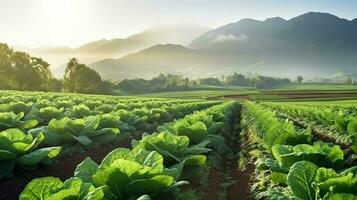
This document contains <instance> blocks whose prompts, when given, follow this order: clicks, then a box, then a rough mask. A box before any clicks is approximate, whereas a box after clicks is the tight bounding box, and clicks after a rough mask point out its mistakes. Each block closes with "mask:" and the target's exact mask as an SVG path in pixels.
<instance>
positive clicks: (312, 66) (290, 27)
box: [91, 12, 357, 79]
mask: <svg viewBox="0 0 357 200" xmlns="http://www.w3.org/2000/svg"><path fill="white" fill-rule="evenodd" d="M356 53H357V19H355V20H351V21H350V20H346V19H342V18H339V17H336V16H334V15H331V14H327V13H317V12H310V13H306V14H303V15H300V16H297V17H295V18H292V19H290V20H285V19H282V18H280V17H274V18H268V19H266V20H264V21H258V20H254V19H242V20H240V21H238V22H236V23H231V24H227V25H225V26H222V27H219V28H217V29H214V30H211V31H208V32H206V33H204V34H202V35H201V36H199V37H198V38H196V39H195V40H194V41H193V42H192V43H191V44H189V45H188V46H187V47H182V46H173V45H159V46H155V47H152V48H148V49H146V50H144V51H140V52H137V53H134V54H130V55H128V56H125V57H123V58H120V59H106V60H102V61H99V62H96V63H93V64H91V67H93V68H94V69H96V70H98V71H99V72H100V73H101V74H102V75H103V76H104V77H105V78H110V79H121V78H130V77H150V76H152V75H157V74H158V73H159V72H167V73H169V72H171V73H182V74H184V75H186V76H204V75H205V74H214V75H221V74H224V73H229V72H232V71H237V72H241V73H247V72H256V73H261V74H265V75H273V76H287V77H291V78H295V77H296V76H297V75H298V74H301V75H304V76H306V77H313V76H317V75H320V76H323V75H329V74H333V73H336V72H337V71H341V70H349V71H352V72H355V73H357V67H356V65H357V56H356V55H357V54H356Z"/></svg>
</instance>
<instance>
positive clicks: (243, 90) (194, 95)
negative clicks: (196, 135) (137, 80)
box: [137, 83, 357, 101]
mask: <svg viewBox="0 0 357 200" xmlns="http://www.w3.org/2000/svg"><path fill="white" fill-rule="evenodd" d="M137 96H139V97H152V98H175V99H201V100H205V99H211V100H214V99H217V100H221V99H233V100H245V99H248V100H260V101H305V100H314V101H333V100H339V101H341V100H348V99H350V100H353V99H357V87H356V86H354V85H343V84H321V83H320V84H309V83H304V84H289V85H285V86H280V87H277V88H275V89H269V90H263V89H255V88H249V87H231V86H221V87H218V86H211V87H198V88H195V89H192V90H186V91H173V92H156V93H148V94H140V95H137Z"/></svg>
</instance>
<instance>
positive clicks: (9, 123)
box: [0, 100, 217, 178]
mask: <svg viewBox="0 0 357 200" xmlns="http://www.w3.org/2000/svg"><path fill="white" fill-rule="evenodd" d="M127 101H128V103H129V104H130V100H127ZM137 103H140V101H137ZM163 103H164V102H163ZM143 104H144V105H145V103H143ZM164 104H165V105H163V106H160V107H158V108H151V109H150V108H145V107H144V108H142V109H136V108H134V109H132V110H130V109H128V110H125V109H121V108H120V109H116V108H113V109H112V111H110V112H104V111H100V112H92V111H91V110H89V111H90V112H91V113H88V112H86V115H84V116H85V117H82V118H76V116H74V115H73V113H72V112H64V110H65V109H67V108H61V109H56V108H53V107H44V108H41V109H38V108H37V107H36V105H37V104H33V105H32V107H31V110H30V111H29V112H28V114H26V115H25V114H24V112H18V113H17V114H15V113H14V112H12V111H10V112H0V131H1V132H0V158H1V160H0V164H1V167H0V178H4V177H8V176H9V175H11V173H12V171H13V170H14V168H15V167H16V166H20V167H22V168H24V169H29V170H33V169H35V168H36V167H37V166H38V165H39V164H51V163H52V160H53V158H55V157H57V156H59V155H60V153H61V150H63V148H67V147H71V146H73V145H75V144H80V145H82V146H90V145H93V143H95V144H103V143H113V142H115V141H117V139H118V138H120V136H121V135H122V133H134V132H137V131H142V132H143V131H148V132H152V131H153V130H155V129H156V127H157V126H159V125H161V124H164V123H166V122H169V121H173V120H174V119H179V118H182V117H183V116H185V115H187V114H190V113H192V112H195V111H197V110H201V109H205V108H208V107H210V106H212V105H214V104H217V103H216V102H213V103H212V102H187V103H181V104H178V103H172V106H168V105H169V104H167V103H164ZM78 106H80V107H85V106H86V105H85V104H80V105H78ZM73 107H74V108H75V107H76V106H73ZM87 108H88V107H86V110H87V111H88V109H87ZM72 109H73V108H72ZM67 111H68V110H67ZM81 113H83V111H82V112H81ZM47 121H48V122H47ZM68 149H70V148H68ZM65 153H71V152H68V151H65ZM62 156H63V153H62Z"/></svg>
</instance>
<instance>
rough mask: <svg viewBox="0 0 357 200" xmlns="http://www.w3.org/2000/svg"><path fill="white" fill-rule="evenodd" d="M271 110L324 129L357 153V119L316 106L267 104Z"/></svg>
mask: <svg viewBox="0 0 357 200" xmlns="http://www.w3.org/2000/svg"><path fill="white" fill-rule="evenodd" d="M267 105H268V107H269V108H271V109H273V110H276V111H278V112H280V113H283V114H285V115H287V116H289V117H290V118H292V119H294V120H300V121H303V122H305V123H307V124H311V126H315V127H317V129H318V128H320V129H321V128H322V131H320V132H324V133H325V134H328V135H330V136H331V137H332V138H335V140H336V141H337V142H338V143H342V144H348V146H351V149H352V150H353V151H355V152H357V117H355V116H351V115H348V114H345V113H344V112H342V111H332V110H330V109H320V108H319V107H314V106H302V105H291V104H267Z"/></svg>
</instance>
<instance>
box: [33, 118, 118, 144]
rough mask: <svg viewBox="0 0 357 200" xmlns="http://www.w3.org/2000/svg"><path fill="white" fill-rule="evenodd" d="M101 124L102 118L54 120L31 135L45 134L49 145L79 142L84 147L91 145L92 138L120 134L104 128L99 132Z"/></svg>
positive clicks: (34, 130) (113, 129)
mask: <svg viewBox="0 0 357 200" xmlns="http://www.w3.org/2000/svg"><path fill="white" fill-rule="evenodd" d="M99 124H100V118H98V117H94V116H91V117H87V118H84V119H74V120H73V119H70V118H68V117H65V118H62V119H60V120H57V119H52V120H51V121H50V122H49V123H48V126H43V127H41V128H37V129H32V130H30V133H32V134H33V135H37V134H39V133H43V134H44V135H45V136H46V137H45V141H44V142H45V143H46V144H48V145H60V144H66V143H71V142H79V143H80V144H83V145H90V144H91V143H92V140H91V139H90V138H94V137H95V138H99V137H101V136H104V135H106V134H118V133H119V129H116V128H103V129H99V130H97V128H98V126H99Z"/></svg>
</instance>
